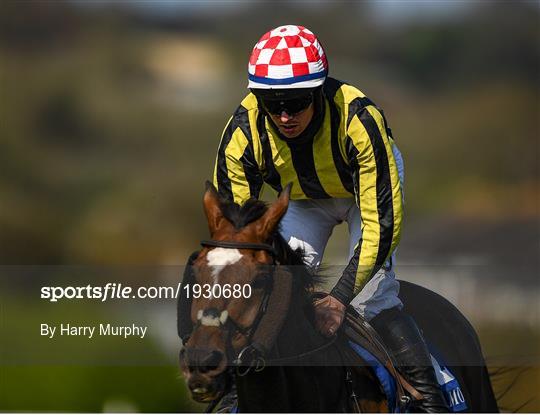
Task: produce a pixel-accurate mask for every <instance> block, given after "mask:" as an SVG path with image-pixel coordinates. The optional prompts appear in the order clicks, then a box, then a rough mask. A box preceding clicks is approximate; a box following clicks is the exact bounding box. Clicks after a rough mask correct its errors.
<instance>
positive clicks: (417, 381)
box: [370, 307, 450, 413]
mask: <svg viewBox="0 0 540 415" xmlns="http://www.w3.org/2000/svg"><path fill="white" fill-rule="evenodd" d="M370 324H371V325H372V326H373V327H374V328H375V330H376V331H377V332H378V333H379V335H380V336H381V337H382V339H383V341H384V343H385V345H386V346H387V347H388V348H389V349H390V352H391V354H392V356H393V358H394V360H395V363H396V365H397V367H398V369H399V371H400V372H401V374H402V375H403V376H404V377H405V379H406V380H407V381H408V382H409V383H410V384H411V385H412V386H413V387H414V388H415V389H416V390H417V391H418V392H420V393H421V394H422V396H423V399H421V400H413V401H412V402H411V404H410V406H409V411H410V412H428V413H436V412H450V408H449V407H448V404H447V402H446V399H445V398H444V396H443V393H442V390H441V388H440V386H439V383H438V382H437V378H436V376H435V370H434V369H433V365H432V363H431V357H430V353H429V351H428V348H427V345H426V343H425V341H424V338H423V337H422V334H421V333H420V330H419V329H418V326H417V325H416V323H415V321H414V320H413V318H412V317H411V316H409V315H408V314H406V313H404V312H403V311H401V310H400V309H398V308H397V307H395V308H392V309H389V310H383V311H381V312H380V313H379V314H378V315H377V316H375V317H374V318H373V319H372V320H371V321H370Z"/></svg>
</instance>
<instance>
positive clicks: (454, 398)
mask: <svg viewBox="0 0 540 415" xmlns="http://www.w3.org/2000/svg"><path fill="white" fill-rule="evenodd" d="M349 345H350V346H351V348H352V349H353V350H354V351H355V352H356V353H358V355H359V356H360V357H361V358H362V359H363V360H364V361H365V362H366V363H367V364H369V365H370V366H371V367H372V368H373V371H374V372H375V374H376V375H377V378H379V381H380V382H381V385H382V387H383V389H384V392H385V394H386V399H387V401H388V409H389V410H390V412H394V413H397V412H399V407H396V380H395V379H394V377H393V376H392V375H391V374H390V372H389V371H388V369H386V367H385V366H384V365H383V364H382V363H381V362H380V361H379V360H378V359H377V358H376V357H375V356H373V355H372V354H371V353H370V352H368V351H367V350H366V349H365V348H363V347H362V346H360V345H359V344H357V343H354V342H352V341H350V340H349ZM428 347H429V346H428ZM429 349H430V352H431V362H432V363H433V368H434V369H435V375H436V376H437V381H438V382H439V385H440V387H441V390H442V391H443V395H444V397H445V398H446V401H447V403H448V406H449V407H450V410H451V411H452V412H463V411H465V410H466V409H467V404H466V402H465V398H464V396H463V393H462V392H461V388H460V386H459V383H458V381H457V379H456V378H455V376H454V375H452V373H451V372H450V370H449V369H448V368H447V367H446V366H445V365H444V363H443V360H442V359H441V357H440V356H439V355H438V354H436V353H434V349H433V348H432V347H429ZM434 355H435V356H436V357H434Z"/></svg>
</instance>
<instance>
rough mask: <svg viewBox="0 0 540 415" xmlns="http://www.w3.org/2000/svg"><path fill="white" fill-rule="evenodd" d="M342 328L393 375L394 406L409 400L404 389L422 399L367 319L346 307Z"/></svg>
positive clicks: (401, 404)
mask: <svg viewBox="0 0 540 415" xmlns="http://www.w3.org/2000/svg"><path fill="white" fill-rule="evenodd" d="M342 330H343V332H344V334H345V336H346V337H347V338H348V339H349V340H350V341H352V342H353V343H356V344H358V345H360V346H361V347H363V348H364V349H366V350H367V351H368V352H369V353H371V354H372V355H373V356H374V357H375V358H376V359H377V360H379V361H380V362H381V363H382V364H383V365H384V366H385V368H386V369H387V370H388V371H389V372H390V374H391V375H392V376H393V377H394V379H395V380H396V388H397V394H396V399H397V400H398V402H396V407H398V406H403V405H406V404H407V403H408V401H409V400H410V398H409V397H408V396H407V394H406V393H405V391H407V392H408V393H409V395H410V396H412V397H413V398H414V399H415V400H420V399H422V394H421V393H420V392H418V391H417V390H416V389H415V388H414V387H413V386H411V384H410V383H409V382H407V381H406V380H405V379H404V378H403V376H401V374H400V373H399V371H398V370H397V369H396V367H395V365H394V363H393V361H392V358H391V356H390V353H389V352H388V350H387V348H386V346H385V345H384V342H383V340H382V339H381V337H380V336H379V334H378V333H377V332H376V331H375V329H374V328H373V327H371V325H370V324H369V323H368V322H367V320H365V319H364V318H363V317H362V316H360V315H359V314H358V313H357V312H356V310H355V309H354V308H352V307H351V306H349V307H347V312H346V314H345V321H344V322H343V326H342Z"/></svg>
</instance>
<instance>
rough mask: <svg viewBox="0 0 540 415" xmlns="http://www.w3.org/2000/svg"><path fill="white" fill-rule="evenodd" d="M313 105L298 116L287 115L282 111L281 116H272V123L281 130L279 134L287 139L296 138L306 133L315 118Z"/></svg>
mask: <svg viewBox="0 0 540 415" xmlns="http://www.w3.org/2000/svg"><path fill="white" fill-rule="evenodd" d="M313 112H314V111H313V103H311V104H310V105H309V107H307V108H306V109H305V110H303V111H300V112H298V113H296V114H292V115H291V114H287V112H285V111H281V114H270V117H271V118H272V121H274V124H275V125H276V126H277V128H278V129H279V132H280V133H281V134H283V135H284V136H285V137H287V138H295V137H298V136H299V135H300V134H302V133H303V132H304V130H305V129H306V128H307V126H308V125H309V123H310V121H311V119H312V118H313Z"/></svg>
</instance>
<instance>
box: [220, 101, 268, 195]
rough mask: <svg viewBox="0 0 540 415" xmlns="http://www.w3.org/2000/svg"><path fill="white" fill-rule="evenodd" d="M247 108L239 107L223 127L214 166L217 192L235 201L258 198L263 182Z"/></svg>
mask: <svg viewBox="0 0 540 415" xmlns="http://www.w3.org/2000/svg"><path fill="white" fill-rule="evenodd" d="M251 131H252V129H251V127H250V121H249V117H248V111H247V110H246V109H245V108H243V107H242V106H240V107H239V108H238V110H237V111H236V112H235V114H234V115H233V116H232V117H231V119H230V120H229V122H228V123H227V126H226V127H225V129H224V130H223V134H222V137H221V142H220V144H219V149H218V154H217V157H216V163H215V167H214V180H213V182H214V186H216V188H217V189H218V192H219V194H220V195H221V196H222V197H224V198H226V199H228V200H233V201H234V202H236V203H238V204H240V205H241V204H243V203H244V202H245V201H246V200H248V199H249V198H258V197H259V193H260V191H261V188H262V185H263V179H262V174H261V172H260V171H259V167H258V165H257V162H256V160H255V156H254V151H253V137H252V133H251Z"/></svg>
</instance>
